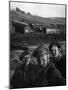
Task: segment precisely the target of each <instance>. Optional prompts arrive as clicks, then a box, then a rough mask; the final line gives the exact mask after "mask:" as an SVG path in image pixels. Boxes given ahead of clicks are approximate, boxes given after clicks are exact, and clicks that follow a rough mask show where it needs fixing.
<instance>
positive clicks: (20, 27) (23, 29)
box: [11, 20, 66, 34]
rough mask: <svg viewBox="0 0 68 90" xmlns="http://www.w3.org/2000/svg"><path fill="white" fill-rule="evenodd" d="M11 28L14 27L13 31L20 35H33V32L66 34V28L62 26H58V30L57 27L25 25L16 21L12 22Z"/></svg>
mask: <svg viewBox="0 0 68 90" xmlns="http://www.w3.org/2000/svg"><path fill="white" fill-rule="evenodd" d="M11 26H12V27H13V31H15V32H19V33H32V32H37V31H38V32H42V31H43V32H46V33H47V34H53V33H57V34H58V33H65V32H66V31H65V29H66V26H65V25H62V24H57V25H56V26H57V28H55V27H53V28H52V27H45V25H40V24H32V23H29V24H27V23H24V22H20V21H16V20H11Z"/></svg>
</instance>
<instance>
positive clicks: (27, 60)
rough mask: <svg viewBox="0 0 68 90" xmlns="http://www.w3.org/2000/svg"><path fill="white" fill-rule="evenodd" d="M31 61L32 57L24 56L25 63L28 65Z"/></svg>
mask: <svg viewBox="0 0 68 90" xmlns="http://www.w3.org/2000/svg"><path fill="white" fill-rule="evenodd" d="M30 61H31V55H29V54H27V55H25V56H24V62H25V63H26V64H28V63H29V62H30Z"/></svg>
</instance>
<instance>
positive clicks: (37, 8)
mask: <svg viewBox="0 0 68 90" xmlns="http://www.w3.org/2000/svg"><path fill="white" fill-rule="evenodd" d="M16 7H18V8H19V9H21V10H23V11H25V12H26V13H27V12H30V13H31V14H32V15H38V16H41V17H65V5H54V4H37V3H22V2H10V8H11V9H15V8H16Z"/></svg>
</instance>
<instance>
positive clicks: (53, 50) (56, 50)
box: [51, 46, 60, 58]
mask: <svg viewBox="0 0 68 90" xmlns="http://www.w3.org/2000/svg"><path fill="white" fill-rule="evenodd" d="M51 53H52V55H53V57H55V58H57V57H59V54H60V49H59V48H58V47H57V46H52V48H51Z"/></svg>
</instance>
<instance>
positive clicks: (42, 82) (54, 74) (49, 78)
mask: <svg viewBox="0 0 68 90" xmlns="http://www.w3.org/2000/svg"><path fill="white" fill-rule="evenodd" d="M11 84H12V86H13V88H28V87H42V86H59V85H65V80H64V78H63V77H62V76H61V74H60V72H59V71H58V69H57V68H56V67H55V65H54V64H53V63H51V62H50V63H49V64H48V65H47V66H46V67H45V68H41V67H40V66H39V65H35V64H34V65H32V64H29V65H28V66H27V67H26V69H25V70H23V69H22V68H20V69H19V70H17V71H16V72H15V74H14V76H13V78H12V79H11Z"/></svg>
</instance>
